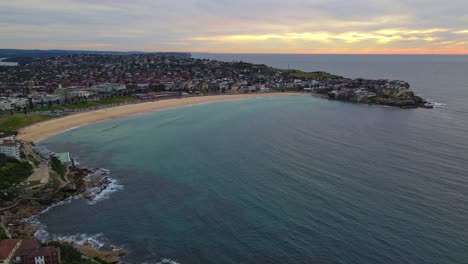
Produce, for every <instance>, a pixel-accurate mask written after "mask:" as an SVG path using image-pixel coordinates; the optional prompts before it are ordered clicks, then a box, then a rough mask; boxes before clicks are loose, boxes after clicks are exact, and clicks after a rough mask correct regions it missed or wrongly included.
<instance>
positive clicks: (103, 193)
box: [88, 178, 124, 205]
mask: <svg viewBox="0 0 468 264" xmlns="http://www.w3.org/2000/svg"><path fill="white" fill-rule="evenodd" d="M107 180H108V181H109V183H108V184H107V186H106V188H105V189H103V190H100V189H99V188H97V189H96V190H95V191H94V193H95V194H94V195H93V198H92V199H91V200H88V204H90V205H93V204H96V203H98V202H100V201H102V200H106V199H109V197H110V195H111V194H112V193H114V192H117V191H120V190H123V189H124V186H123V185H121V184H119V182H118V181H117V180H116V179H113V178H107ZM90 191H91V193H92V192H93V190H90Z"/></svg>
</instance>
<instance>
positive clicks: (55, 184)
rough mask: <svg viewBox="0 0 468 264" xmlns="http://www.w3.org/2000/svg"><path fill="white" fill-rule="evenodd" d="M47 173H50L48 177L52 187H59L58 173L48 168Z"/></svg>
mask: <svg viewBox="0 0 468 264" xmlns="http://www.w3.org/2000/svg"><path fill="white" fill-rule="evenodd" d="M49 175H50V179H51V183H52V188H54V189H55V190H56V189H58V188H59V187H60V180H59V177H60V175H58V174H57V173H56V172H55V171H53V170H49Z"/></svg>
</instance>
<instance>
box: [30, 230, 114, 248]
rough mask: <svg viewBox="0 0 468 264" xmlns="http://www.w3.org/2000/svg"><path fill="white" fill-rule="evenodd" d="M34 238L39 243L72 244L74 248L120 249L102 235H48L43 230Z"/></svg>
mask: <svg viewBox="0 0 468 264" xmlns="http://www.w3.org/2000/svg"><path fill="white" fill-rule="evenodd" d="M34 236H35V237H36V238H37V239H39V241H41V242H43V243H46V242H49V241H60V242H66V243H70V244H73V245H75V246H83V245H89V246H91V247H92V248H94V249H110V250H118V249H121V248H122V247H118V246H117V245H115V244H114V243H112V241H110V240H109V239H108V238H106V237H105V236H104V234H102V233H99V234H94V235H91V234H74V235H63V234H50V233H49V232H47V231H46V230H45V229H41V230H38V231H37V232H36V234H34Z"/></svg>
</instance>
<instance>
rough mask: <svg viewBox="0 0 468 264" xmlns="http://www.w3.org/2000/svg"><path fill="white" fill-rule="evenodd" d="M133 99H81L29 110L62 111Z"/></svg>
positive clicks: (131, 98)
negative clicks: (81, 100) (80, 100)
mask: <svg viewBox="0 0 468 264" xmlns="http://www.w3.org/2000/svg"><path fill="white" fill-rule="evenodd" d="M134 100H136V98H135V97H131V96H122V97H115V98H109V99H103V100H99V101H83V102H76V103H71V104H65V105H53V106H44V107H40V108H36V109H33V110H31V111H33V112H39V111H63V110H67V109H84V108H90V107H96V106H103V105H111V104H121V103H124V102H128V101H134Z"/></svg>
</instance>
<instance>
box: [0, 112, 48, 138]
mask: <svg viewBox="0 0 468 264" xmlns="http://www.w3.org/2000/svg"><path fill="white" fill-rule="evenodd" d="M51 118H52V117H50V116H46V115H25V114H14V115H0V131H1V132H7V133H16V132H17V131H18V129H20V128H22V127H25V126H29V125H32V124H35V123H38V122H42V121H45V120H48V119H51Z"/></svg>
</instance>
